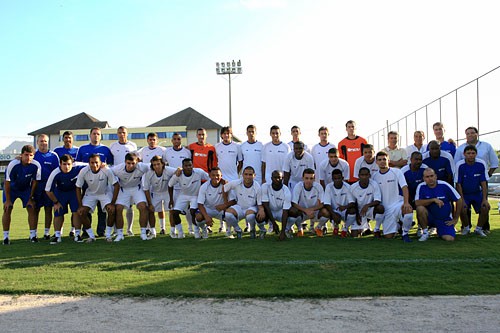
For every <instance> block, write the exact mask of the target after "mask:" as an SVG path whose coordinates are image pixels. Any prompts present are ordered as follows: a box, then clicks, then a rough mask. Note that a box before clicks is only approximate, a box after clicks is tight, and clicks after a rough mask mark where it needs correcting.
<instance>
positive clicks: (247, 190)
mask: <svg viewBox="0 0 500 333" xmlns="http://www.w3.org/2000/svg"><path fill="white" fill-rule="evenodd" d="M224 191H225V192H228V193H229V191H233V194H234V197H235V198H236V201H237V203H238V206H240V207H241V208H242V209H243V210H245V209H248V208H250V207H254V206H257V205H262V194H261V191H260V185H259V184H257V183H256V182H255V181H254V182H253V183H252V186H250V187H246V186H245V185H244V184H243V179H237V180H233V181H230V182H229V183H227V184H226V185H224Z"/></svg>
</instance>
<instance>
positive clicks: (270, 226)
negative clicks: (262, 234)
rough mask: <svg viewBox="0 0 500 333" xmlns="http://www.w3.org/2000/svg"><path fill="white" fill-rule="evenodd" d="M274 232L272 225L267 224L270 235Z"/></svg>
mask: <svg viewBox="0 0 500 333" xmlns="http://www.w3.org/2000/svg"><path fill="white" fill-rule="evenodd" d="M273 231H274V228H273V225H272V223H269V233H270V234H272V233H273Z"/></svg>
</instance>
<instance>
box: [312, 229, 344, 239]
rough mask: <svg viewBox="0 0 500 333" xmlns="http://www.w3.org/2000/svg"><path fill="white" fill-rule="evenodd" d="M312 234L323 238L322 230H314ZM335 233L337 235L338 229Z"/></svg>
mask: <svg viewBox="0 0 500 333" xmlns="http://www.w3.org/2000/svg"><path fill="white" fill-rule="evenodd" d="M314 232H315V233H316V236H318V237H323V230H321V229H314ZM337 233H338V229H337Z"/></svg>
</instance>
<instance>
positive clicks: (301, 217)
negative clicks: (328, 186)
mask: <svg viewBox="0 0 500 333" xmlns="http://www.w3.org/2000/svg"><path fill="white" fill-rule="evenodd" d="M314 176H315V175H314V170H313V169H305V170H304V173H303V174H302V181H301V182H299V183H298V184H297V185H295V188H294V189H293V192H292V208H290V210H289V211H288V222H287V225H286V230H285V233H286V232H289V233H290V232H292V227H293V226H294V225H296V226H297V228H298V231H297V236H298V237H303V236H304V230H303V226H302V222H304V221H307V220H310V221H311V222H310V231H311V232H312V233H314V232H315V231H314V222H315V221H316V220H319V226H320V228H321V229H322V228H323V226H324V225H325V224H326V222H328V218H329V214H328V211H327V210H326V209H325V208H324V207H323V203H322V202H321V199H323V195H324V191H323V187H321V185H320V184H319V183H316V182H315V181H314V178H315V177H314Z"/></svg>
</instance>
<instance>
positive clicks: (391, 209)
mask: <svg viewBox="0 0 500 333" xmlns="http://www.w3.org/2000/svg"><path fill="white" fill-rule="evenodd" d="M382 205H384V204H382ZM402 206H403V200H401V201H397V202H395V203H393V204H392V205H390V206H386V205H384V209H385V213H384V222H382V226H383V230H384V235H387V234H394V233H396V232H398V222H399V220H400V219H401V216H402V215H403V214H402V208H401V207H402Z"/></svg>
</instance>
